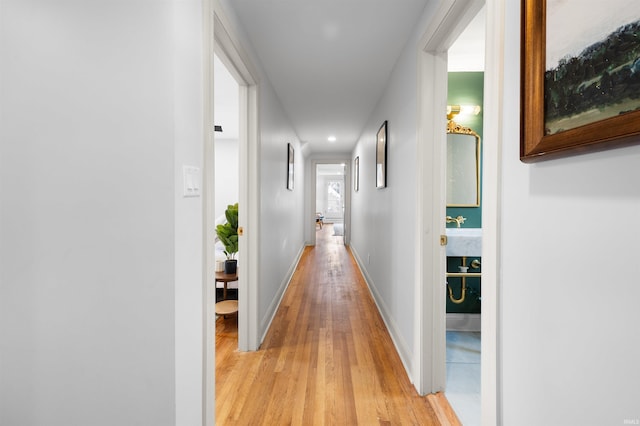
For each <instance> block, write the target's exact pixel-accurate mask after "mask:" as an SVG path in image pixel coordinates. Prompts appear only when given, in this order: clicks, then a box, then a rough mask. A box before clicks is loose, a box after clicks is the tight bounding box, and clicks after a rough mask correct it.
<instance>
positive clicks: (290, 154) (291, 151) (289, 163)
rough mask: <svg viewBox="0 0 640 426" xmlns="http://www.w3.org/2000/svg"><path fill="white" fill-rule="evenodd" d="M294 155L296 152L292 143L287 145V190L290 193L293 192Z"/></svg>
mask: <svg viewBox="0 0 640 426" xmlns="http://www.w3.org/2000/svg"><path fill="white" fill-rule="evenodd" d="M294 154H295V152H294V149H293V145H291V144H290V143H289V144H287V189H288V190H289V191H293V177H294V176H293V171H294V167H293V166H294V162H293V156H294Z"/></svg>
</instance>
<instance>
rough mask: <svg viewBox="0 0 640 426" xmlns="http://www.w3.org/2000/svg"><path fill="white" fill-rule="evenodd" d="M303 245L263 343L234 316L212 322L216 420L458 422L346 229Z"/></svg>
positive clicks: (245, 422)
mask: <svg viewBox="0 0 640 426" xmlns="http://www.w3.org/2000/svg"><path fill="white" fill-rule="evenodd" d="M332 234H333V229H332V227H331V226H330V225H325V226H324V228H323V229H322V230H318V231H317V233H316V237H317V243H316V247H307V248H305V251H304V253H303V255H302V258H301V260H300V263H299V265H298V269H297V270H296V272H295V274H294V276H293V279H292V281H291V283H290V285H289V288H288V289H287V291H286V293H285V295H284V298H283V300H282V303H281V305H280V308H279V309H278V312H277V314H276V317H275V319H274V321H273V323H272V325H271V328H270V329H269V332H268V333H267V336H266V338H265V340H264V342H263V344H262V346H261V348H260V350H259V351H257V352H238V351H237V350H236V348H237V318H236V317H235V316H233V317H227V318H225V319H223V318H220V319H218V320H217V322H216V425H218V426H224V425H269V426H272V425H441V424H442V425H448V424H453V425H456V424H459V423H458V422H457V419H456V417H455V414H453V412H452V411H451V410H450V407H449V406H448V404H447V402H446V399H445V398H444V397H442V395H439V394H438V395H429V396H428V397H420V396H419V395H418V394H417V392H416V391H415V388H414V387H413V386H412V385H411V383H410V382H409V379H408V377H407V375H406V373H405V371H404V368H403V366H402V363H401V361H400V358H399V356H398V354H397V352H396V350H395V348H394V346H393V343H392V341H391V338H390V336H389V333H388V332H387V329H386V327H385V325H384V323H383V321H382V318H381V317H380V315H379V313H378V310H377V308H376V306H375V303H374V301H373V299H372V297H371V295H370V293H369V290H368V288H367V286H366V283H365V282H364V280H363V278H362V275H361V274H360V271H359V269H358V267H357V266H356V264H355V261H354V260H353V257H352V256H351V253H350V252H349V250H348V249H347V248H346V247H345V246H344V245H343V244H342V238H341V237H335V236H333V235H332Z"/></svg>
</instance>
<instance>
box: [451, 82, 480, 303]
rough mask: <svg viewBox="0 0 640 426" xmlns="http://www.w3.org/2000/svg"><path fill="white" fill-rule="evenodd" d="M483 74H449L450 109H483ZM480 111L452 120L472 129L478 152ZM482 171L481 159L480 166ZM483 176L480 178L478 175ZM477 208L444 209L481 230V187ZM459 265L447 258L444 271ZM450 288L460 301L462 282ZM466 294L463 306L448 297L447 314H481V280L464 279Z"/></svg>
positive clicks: (458, 261)
mask: <svg viewBox="0 0 640 426" xmlns="http://www.w3.org/2000/svg"><path fill="white" fill-rule="evenodd" d="M483 80H484V73H483V72H450V73H449V83H448V96H447V103H448V104H449V105H480V106H481V107H482V105H483V92H484V91H483V85H484V81H483ZM482 120H483V117H482V109H481V110H480V113H479V114H478V115H458V116H456V117H454V121H455V122H456V123H458V124H461V125H463V126H466V127H469V128H471V129H473V130H474V131H475V132H476V133H478V134H479V135H480V141H481V143H480V148H481V149H482V141H483V132H482V130H483V129H482ZM480 167H482V158H481V162H480ZM481 175H482V174H481ZM480 189H481V192H480V207H447V215H448V216H453V217H456V216H459V215H461V216H463V217H465V218H466V219H467V220H466V221H465V222H464V224H463V225H462V226H463V227H465V228H481V227H482V185H480ZM447 227H450V228H453V227H456V224H455V223H449V224H447ZM473 259H474V258H467V259H466V261H465V266H469V265H470V263H471V261H472V260H473ZM460 265H462V258H459V257H452V258H447V271H451V272H457V271H458V266H460ZM480 271H481V270H480V269H469V272H480ZM447 282H448V283H449V284H450V286H451V288H452V291H453V297H454V298H455V299H459V298H460V293H461V285H462V283H461V279H460V278H451V277H449V278H447ZM466 287H467V294H466V297H465V300H464V302H462V303H460V304H456V303H453V302H451V300H450V299H449V297H447V313H472V314H479V313H480V305H481V304H480V296H481V286H480V278H467V279H466Z"/></svg>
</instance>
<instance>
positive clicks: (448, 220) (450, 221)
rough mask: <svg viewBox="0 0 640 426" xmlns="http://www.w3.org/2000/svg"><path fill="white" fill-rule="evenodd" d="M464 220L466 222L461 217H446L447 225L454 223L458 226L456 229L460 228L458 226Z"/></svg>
mask: <svg viewBox="0 0 640 426" xmlns="http://www.w3.org/2000/svg"><path fill="white" fill-rule="evenodd" d="M465 220H467V218H466V217H462V216H458V217H451V216H447V223H453V222H455V223H456V225H458V228H460V225H461V224H463V223H464V221H465Z"/></svg>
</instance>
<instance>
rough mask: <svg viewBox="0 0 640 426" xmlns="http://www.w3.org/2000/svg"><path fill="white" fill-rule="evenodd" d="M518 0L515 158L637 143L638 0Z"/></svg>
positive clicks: (639, 81) (530, 158)
mask: <svg viewBox="0 0 640 426" xmlns="http://www.w3.org/2000/svg"><path fill="white" fill-rule="evenodd" d="M521 1H522V20H521V22H522V34H521V111H520V159H521V160H522V161H524V162H535V161H540V160H547V159H552V158H557V157H563V156H568V155H574V154H579V153H583V152H591V151H598V150H602V149H608V148H615V147H620V146H625V145H630V144H636V143H640V41H639V40H638V38H637V37H636V36H635V34H637V33H638V32H640V2H637V1H629V0H611V1H607V2H590V3H589V6H588V7H585V5H584V3H583V2H582V1H580V0H521Z"/></svg>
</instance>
